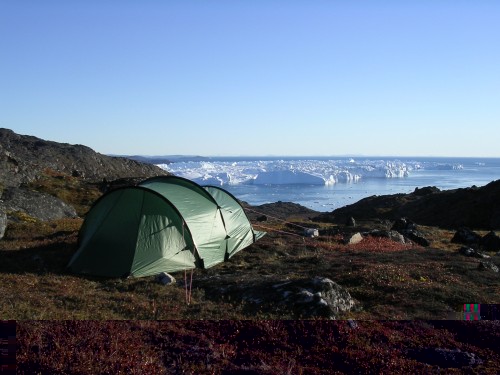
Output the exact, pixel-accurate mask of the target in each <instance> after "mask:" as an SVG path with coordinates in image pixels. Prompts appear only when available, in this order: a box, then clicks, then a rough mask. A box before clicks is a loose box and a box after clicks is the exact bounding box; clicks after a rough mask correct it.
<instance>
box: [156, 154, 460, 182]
mask: <svg viewBox="0 0 500 375" xmlns="http://www.w3.org/2000/svg"><path fill="white" fill-rule="evenodd" d="M158 166H159V167H161V168H163V169H165V170H167V171H168V172H170V173H173V174H175V175H177V176H181V177H184V178H187V179H190V180H193V181H195V182H197V183H199V184H202V185H239V184H255V185H284V184H304V185H334V184H338V183H353V182H358V181H360V180H362V179H371V178H405V177H408V176H409V174H410V171H412V170H420V169H424V168H427V167H429V169H432V168H434V169H435V168H440V167H441V166H437V165H435V164H431V165H429V166H427V165H425V166H424V165H422V163H421V162H416V161H415V162H402V161H399V160H374V159H367V160H354V159H340V160H333V159H324V158H322V159H317V160H315V159H287V160H278V159H267V160H257V159H253V160H252V159H251V160H243V159H242V158H234V160H231V159H230V158H227V159H224V160H216V159H213V160H191V161H182V162H174V163H170V164H159V165H158ZM452 168H453V166H452Z"/></svg>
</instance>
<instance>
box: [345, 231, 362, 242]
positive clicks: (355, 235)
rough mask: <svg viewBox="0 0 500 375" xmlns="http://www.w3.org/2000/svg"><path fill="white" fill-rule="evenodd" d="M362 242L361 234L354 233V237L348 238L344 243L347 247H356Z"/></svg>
mask: <svg viewBox="0 0 500 375" xmlns="http://www.w3.org/2000/svg"><path fill="white" fill-rule="evenodd" d="M361 241H363V236H362V235H361V233H359V232H357V233H354V234H353V235H351V236H348V237H346V238H345V239H344V242H345V243H346V244H347V245H356V244H357V243H360V242H361Z"/></svg>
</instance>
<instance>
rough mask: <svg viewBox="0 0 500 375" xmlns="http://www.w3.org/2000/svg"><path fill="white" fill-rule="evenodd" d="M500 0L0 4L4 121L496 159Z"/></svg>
mask: <svg viewBox="0 0 500 375" xmlns="http://www.w3.org/2000/svg"><path fill="white" fill-rule="evenodd" d="M499 19H500V2H499V1H481V0H478V1H460V0H454V1H451V0H450V1H439V0H437V1H436V0H435V1H426V0H418V1H417V0H415V1H376V0H374V1H334V0H331V1H297V0H296V1H293V0H292V1H272V0H270V1H263V0H252V1H238V0H231V1H229V0H228V1H209V0H204V1H202V0H199V1H190V0H183V1H127V0H125V1H123V0H122V1H118V0H117V1H106V0H104V1H97V0H87V1H51V0H47V1H24V0H3V1H2V2H1V3H0V127H5V128H10V129H12V130H14V131H15V132H17V133H20V134H30V135H35V136H37V137H40V138H43V139H50V140H54V141H58V142H66V143H72V144H85V145H87V146H89V147H92V148H93V149H95V150H96V151H98V152H101V153H107V154H143V155H165V154H190V155H192V154H196V155H321V156H328V155H395V156H490V157H500V146H499V141H500V43H499V41H500V22H498V20H499Z"/></svg>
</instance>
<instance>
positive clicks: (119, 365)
mask: <svg viewBox="0 0 500 375" xmlns="http://www.w3.org/2000/svg"><path fill="white" fill-rule="evenodd" d="M499 335H500V325H499V324H498V322H488V321H481V322H465V321H425V322H424V321H358V322H357V323H356V325H351V324H349V322H347V321H300V320H299V321H268V320H266V321H228V320H221V321H126V322H121V321H106V322H96V321H61V322H55V321H51V322H50V321H49V322H47V321H23V322H19V323H18V337H19V350H18V354H17V359H18V373H19V374H61V375H62V374H261V375H274V374H304V375H305V374H312V375H314V374H352V373H355V374H374V373H384V374H409V373H413V374H437V373H439V374H460V373H467V374H497V373H498V371H499V370H500V365H499V363H500V349H499V346H498V337H499Z"/></svg>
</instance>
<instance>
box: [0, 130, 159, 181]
mask: <svg viewBox="0 0 500 375" xmlns="http://www.w3.org/2000/svg"><path fill="white" fill-rule="evenodd" d="M47 171H55V172H58V173H62V174H66V175H69V176H73V177H80V178H83V179H85V180H88V181H102V180H103V179H107V180H108V181H111V180H115V179H118V178H123V177H142V178H146V177H152V176H157V175H165V174H168V173H167V172H165V171H164V170H163V169H161V168H158V167H156V166H154V165H151V164H145V163H140V162H138V161H135V160H130V159H126V158H122V157H111V156H106V155H102V154H99V153H97V152H95V151H93V150H92V149H91V148H89V147H86V146H82V145H70V144H66V143H57V142H51V141H45V140H42V139H39V138H36V137H33V136H27V135H19V134H16V133H14V132H13V131H12V130H9V129H1V128H0V185H3V186H16V187H17V186H19V185H20V184H22V183H29V182H31V181H33V180H35V179H36V178H38V177H39V176H40V175H41V174H43V173H46V172H47Z"/></svg>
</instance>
